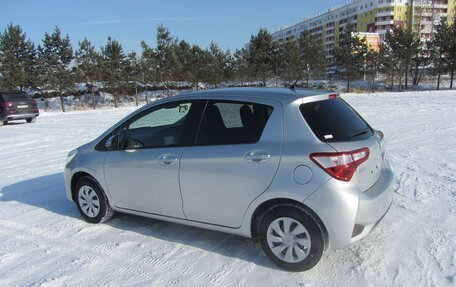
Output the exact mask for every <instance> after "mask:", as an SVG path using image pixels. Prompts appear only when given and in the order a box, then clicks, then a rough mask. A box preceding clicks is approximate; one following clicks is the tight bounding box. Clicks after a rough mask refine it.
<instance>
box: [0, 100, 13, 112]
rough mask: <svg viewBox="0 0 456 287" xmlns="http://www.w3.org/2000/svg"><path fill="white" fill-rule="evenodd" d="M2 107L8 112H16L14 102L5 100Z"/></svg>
mask: <svg viewBox="0 0 456 287" xmlns="http://www.w3.org/2000/svg"><path fill="white" fill-rule="evenodd" d="M2 107H3V109H4V110H5V111H6V113H8V114H12V113H15V112H16V109H15V108H14V107H13V102H4V103H2Z"/></svg>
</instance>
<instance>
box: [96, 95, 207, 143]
mask: <svg viewBox="0 0 456 287" xmlns="http://www.w3.org/2000/svg"><path fill="white" fill-rule="evenodd" d="M204 101H205V100H201V99H188V100H185V99H179V100H176V101H170V102H166V103H163V104H160V105H157V106H152V107H150V108H148V109H145V110H144V111H141V112H140V113H138V114H136V115H134V116H133V117H131V118H129V119H127V120H126V121H124V122H123V123H121V124H120V125H119V126H118V127H116V128H115V129H114V130H113V131H112V132H110V133H108V134H107V135H106V136H105V137H104V138H103V139H102V140H101V141H100V142H99V143H98V144H97V145H96V146H95V150H97V151H110V150H108V149H107V148H106V146H105V145H106V141H107V140H108V139H109V138H110V137H111V136H113V135H115V134H119V133H120V131H121V130H122V129H127V130H128V127H129V126H130V124H131V123H132V122H133V121H135V120H137V119H139V118H141V117H142V116H144V115H146V114H149V113H152V112H154V111H156V110H159V109H161V108H163V107H165V106H167V105H172V104H177V103H192V107H191V108H190V110H189V113H188V116H189V119H188V121H189V122H188V123H186V125H188V128H185V129H184V130H185V131H184V135H183V138H184V139H186V140H185V141H184V142H182V143H180V144H178V145H172V146H161V147H144V148H135V149H134V150H143V149H160V148H171V147H186V146H189V145H191V141H190V139H191V138H192V137H194V138H196V132H195V129H192V128H191V127H192V126H194V122H195V118H198V117H202V113H201V106H202V102H204ZM193 106H194V108H193ZM198 112H200V113H199V115H200V116H198ZM192 133H193V135H192ZM124 138H126V137H124ZM119 146H120V147H121V148H117V149H115V150H113V151H123V150H125V148H124V142H122V143H119Z"/></svg>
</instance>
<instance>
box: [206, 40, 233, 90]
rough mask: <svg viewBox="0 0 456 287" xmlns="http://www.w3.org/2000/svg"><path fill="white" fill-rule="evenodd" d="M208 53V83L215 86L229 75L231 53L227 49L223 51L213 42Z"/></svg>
mask: <svg viewBox="0 0 456 287" xmlns="http://www.w3.org/2000/svg"><path fill="white" fill-rule="evenodd" d="M209 55H210V62H209V69H208V80H209V83H210V84H213V85H215V87H217V85H218V84H220V83H221V82H222V81H223V80H228V79H229V77H230V72H231V71H230V68H231V67H230V66H231V55H230V52H229V51H226V52H223V51H222V50H221V49H220V48H219V47H218V45H217V44H216V43H215V42H211V45H210V47H209Z"/></svg>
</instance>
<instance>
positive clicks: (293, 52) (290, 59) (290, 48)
mask: <svg viewBox="0 0 456 287" xmlns="http://www.w3.org/2000/svg"><path fill="white" fill-rule="evenodd" d="M282 49H283V53H282V67H283V69H282V75H283V79H285V81H287V82H288V85H289V86H294V85H295V84H296V83H297V82H298V80H299V79H300V78H301V65H300V51H299V44H298V42H296V41H288V42H286V43H285V44H283V46H282Z"/></svg>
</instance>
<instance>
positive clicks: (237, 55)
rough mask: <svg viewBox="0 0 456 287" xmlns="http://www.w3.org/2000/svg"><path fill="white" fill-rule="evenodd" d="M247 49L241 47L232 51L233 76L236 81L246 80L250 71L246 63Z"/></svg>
mask: <svg viewBox="0 0 456 287" xmlns="http://www.w3.org/2000/svg"><path fill="white" fill-rule="evenodd" d="M248 56H249V54H248V51H247V49H245V48H241V49H239V50H236V51H235V52H234V55H233V57H234V78H235V79H236V80H237V81H241V82H243V81H248V80H249V76H250V72H249V70H250V69H249V63H248Z"/></svg>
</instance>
